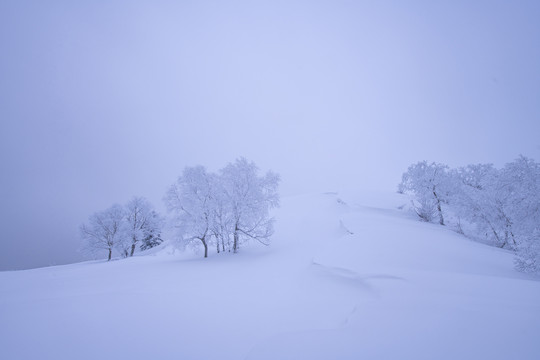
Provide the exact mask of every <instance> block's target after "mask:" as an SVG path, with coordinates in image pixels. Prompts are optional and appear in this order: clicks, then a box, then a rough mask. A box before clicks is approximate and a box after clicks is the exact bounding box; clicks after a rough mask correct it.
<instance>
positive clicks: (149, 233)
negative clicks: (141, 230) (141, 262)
mask: <svg viewBox="0 0 540 360" xmlns="http://www.w3.org/2000/svg"><path fill="white" fill-rule="evenodd" d="M150 216H151V217H152V222H154V223H157V224H159V226H155V227H148V228H147V229H146V232H145V235H146V237H145V238H144V239H143V240H142V242H141V246H140V248H141V250H143V251H144V250H148V249H151V248H153V247H156V246H158V245H161V243H163V239H162V238H161V230H162V228H163V224H164V219H163V218H162V217H161V216H160V215H159V214H158V213H157V212H156V211H154V210H152V211H151V213H150Z"/></svg>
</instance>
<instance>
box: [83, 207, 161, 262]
mask: <svg viewBox="0 0 540 360" xmlns="http://www.w3.org/2000/svg"><path fill="white" fill-rule="evenodd" d="M163 225H164V219H163V218H162V217H161V216H160V215H159V214H158V213H157V212H156V211H155V210H154V209H153V208H152V206H151V205H150V203H149V202H148V201H147V200H146V199H145V198H142V197H133V198H132V199H131V200H130V201H129V202H128V203H127V204H125V205H124V206H122V205H118V204H115V205H113V206H111V207H110V208H108V209H106V210H103V211H99V212H96V213H94V214H93V215H91V216H90V218H89V219H88V223H86V224H83V225H81V227H80V233H81V237H82V238H83V240H85V242H86V248H87V249H88V250H89V251H91V252H103V251H104V252H106V253H107V254H108V260H111V258H112V254H113V251H118V252H119V253H120V255H121V256H123V257H128V256H133V254H134V253H135V251H136V250H138V249H140V250H146V249H149V248H152V247H154V246H157V245H159V244H161V243H162V242H163V240H162V239H161V230H162V228H163Z"/></svg>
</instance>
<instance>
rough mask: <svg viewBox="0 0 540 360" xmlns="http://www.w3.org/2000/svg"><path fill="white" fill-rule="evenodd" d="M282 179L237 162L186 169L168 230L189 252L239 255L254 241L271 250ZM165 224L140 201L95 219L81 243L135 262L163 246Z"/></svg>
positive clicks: (174, 191)
mask: <svg viewBox="0 0 540 360" xmlns="http://www.w3.org/2000/svg"><path fill="white" fill-rule="evenodd" d="M278 185H279V176H278V175H277V174H275V173H273V172H270V171H269V172H267V173H266V174H264V175H259V169H258V168H257V166H256V165H255V163H253V162H250V161H248V160H246V159H245V158H240V159H237V160H236V161H235V162H234V163H230V164H228V165H227V166H225V167H224V168H223V169H221V170H220V171H219V172H218V173H210V172H208V171H207V170H206V169H205V168H204V167H203V166H195V167H186V168H185V169H184V170H183V172H182V174H181V175H180V177H178V179H177V181H176V182H175V183H174V184H173V185H171V187H170V188H169V189H168V191H167V193H166V194H165V197H164V202H165V204H166V206H167V210H168V211H169V214H170V217H169V219H168V223H169V224H168V225H169V226H170V227H171V228H172V229H174V235H175V236H176V237H177V239H178V240H179V241H180V243H181V244H183V245H184V246H193V247H196V248H197V247H202V248H203V250H204V257H208V250H209V248H214V249H216V252H217V253H220V252H232V253H236V252H238V250H239V249H240V247H241V246H242V245H243V244H245V243H246V242H247V241H249V240H255V241H257V242H259V243H262V244H265V245H268V244H269V241H270V236H271V235H272V234H273V224H274V219H273V218H271V217H270V215H269V212H270V210H271V209H272V208H274V207H277V206H278V205H279V195H278V192H277V190H278ZM164 225H165V219H164V218H163V217H162V216H161V215H159V214H158V213H157V212H156V211H155V210H154V209H153V208H152V206H151V205H150V203H149V202H148V201H147V200H146V199H144V198H141V197H134V198H133V199H132V200H130V201H129V202H128V203H127V204H126V205H124V206H121V205H113V206H111V207H110V208H108V209H106V210H104V211H100V212H97V213H95V214H93V215H91V216H90V218H89V219H88V222H87V223H86V224H83V225H81V227H80V233H81V237H82V238H83V239H84V240H85V243H86V248H87V249H89V250H90V251H92V252H102V253H103V252H104V253H106V254H107V257H108V260H111V258H112V256H113V252H117V253H119V254H120V255H121V256H122V257H129V256H133V254H134V253H135V252H136V251H138V250H146V249H149V248H152V247H154V246H157V245H159V244H161V243H162V242H163V240H162V239H161V232H162V229H163V227H164Z"/></svg>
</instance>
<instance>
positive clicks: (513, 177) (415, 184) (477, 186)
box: [398, 156, 540, 273]
mask: <svg viewBox="0 0 540 360" xmlns="http://www.w3.org/2000/svg"><path fill="white" fill-rule="evenodd" d="M398 191H399V192H402V193H409V194H412V195H413V196H414V200H413V208H414V211H415V212H416V214H417V215H418V216H419V218H420V219H422V220H423V221H428V222H438V223H439V224H441V225H445V224H447V223H451V224H452V225H454V226H455V227H456V229H457V231H458V232H460V233H462V234H465V235H467V236H469V237H471V238H475V239H478V240H481V241H483V242H486V243H489V244H492V245H495V246H498V247H500V248H506V249H510V250H513V251H515V253H516V260H515V264H516V267H517V269H518V270H521V271H525V272H535V273H539V272H540V164H539V163H537V162H535V161H533V160H532V159H529V158H526V157H523V156H521V157H519V158H518V159H516V160H515V161H513V162H511V163H508V164H506V165H505V166H504V167H503V168H501V169H497V168H495V167H494V166H493V165H491V164H477V165H468V166H465V167H460V168H457V169H450V168H449V167H448V166H446V165H443V164H437V163H431V164H428V163H427V162H426V161H423V162H419V163H416V164H413V165H411V166H410V167H409V169H408V170H407V172H405V173H404V174H403V178H402V181H401V183H400V184H399V186H398Z"/></svg>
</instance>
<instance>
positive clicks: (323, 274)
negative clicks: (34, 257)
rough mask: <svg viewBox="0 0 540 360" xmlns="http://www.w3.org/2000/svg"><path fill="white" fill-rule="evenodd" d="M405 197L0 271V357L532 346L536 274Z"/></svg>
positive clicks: (538, 312)
mask: <svg viewBox="0 0 540 360" xmlns="http://www.w3.org/2000/svg"><path fill="white" fill-rule="evenodd" d="M407 203H408V199H407V198H406V197H404V196H402V195H399V194H383V195H380V194H365V195H347V194H336V193H325V194H316V195H302V196H295V197H289V198H285V199H283V200H282V206H281V208H280V209H279V210H277V211H276V213H275V216H276V220H277V223H276V233H275V235H274V237H273V239H272V244H271V246H269V247H264V246H262V245H257V244H251V245H249V246H247V247H244V248H242V249H241V252H240V253H239V254H235V255H233V254H215V251H214V249H212V252H211V253H210V257H209V258H207V259H203V258H202V256H201V254H193V253H191V252H189V251H188V252H180V251H178V250H177V251H173V250H172V249H171V247H165V248H163V249H162V250H161V251H153V252H151V253H146V254H144V253H143V254H140V255H139V256H136V257H133V258H129V259H125V260H116V261H111V262H105V261H94V262H86V263H79V264H72V265H65V266H56V267H49V268H41V269H34V270H25V271H7V272H1V273H0V352H1V355H0V357H1V358H2V359H250V360H251V359H253V360H255V359H272V360H278V359H281V360H283V359H540V339H539V337H538V335H539V334H540V281H539V279H538V278H535V277H532V276H528V275H525V274H521V273H518V272H516V271H515V270H514V269H513V255H512V254H511V253H510V252H507V251H504V250H501V249H497V248H493V247H489V246H487V245H483V244H479V243H476V242H473V241H470V240H468V239H467V238H465V237H462V236H460V235H458V234H456V233H454V232H452V231H451V230H450V229H447V228H445V227H443V226H438V225H433V224H426V223H422V222H419V221H417V220H416V219H415V218H414V216H412V214H410V213H409V212H407V211H406V210H399V209H398V207H400V206H401V205H404V204H407ZM405 209H406V207H405Z"/></svg>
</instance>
